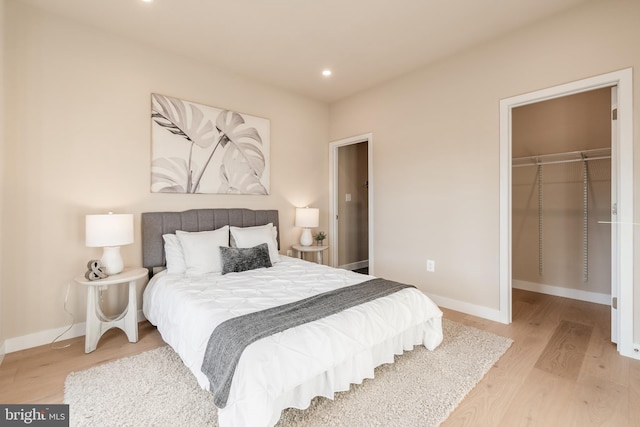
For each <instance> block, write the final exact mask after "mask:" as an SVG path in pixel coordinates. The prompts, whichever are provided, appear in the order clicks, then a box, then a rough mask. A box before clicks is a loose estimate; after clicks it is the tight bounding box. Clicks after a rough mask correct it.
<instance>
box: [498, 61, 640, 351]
mask: <svg viewBox="0 0 640 427" xmlns="http://www.w3.org/2000/svg"><path fill="white" fill-rule="evenodd" d="M613 87H615V88H617V92H616V97H615V100H614V99H613V98H612V101H615V104H616V106H617V112H616V116H617V117H616V118H617V122H616V129H615V134H616V136H615V138H614V139H612V149H611V168H612V175H611V176H612V180H613V181H614V182H615V183H612V196H611V197H612V206H611V219H612V221H611V236H612V246H611V253H612V258H611V297H612V306H613V307H612V308H615V307H617V311H615V310H613V311H612V317H614V316H615V318H616V321H615V322H613V321H612V328H613V327H614V325H616V327H618V331H617V334H616V333H614V331H613V330H612V336H613V335H617V336H618V346H617V348H618V352H619V353H620V354H622V355H623V356H628V357H637V354H634V344H633V329H634V319H633V234H634V233H633V125H632V122H633V79H632V70H631V69H625V70H621V71H616V72H612V73H608V74H603V75H600V76H596V77H592V78H588V79H584V80H580V81H576V82H573V83H568V84H565V85H560V86H556V87H552V88H548V89H543V90H540V91H536V92H532V93H527V94H524V95H518V96H515V97H512V98H507V99H503V100H501V101H500V319H501V321H503V322H504V323H510V322H511V316H512V306H511V289H512V273H513V271H512V148H513V147H512V137H513V135H512V130H513V121H512V119H513V109H515V108H517V107H520V106H523V105H528V104H533V103H536V102H540V101H544V100H549V99H554V98H558V97H562V96H566V95H571V94H577V93H582V92H586V91H591V90H594V89H599V88H613Z"/></svg>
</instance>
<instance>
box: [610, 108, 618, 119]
mask: <svg viewBox="0 0 640 427" xmlns="http://www.w3.org/2000/svg"><path fill="white" fill-rule="evenodd" d="M611 120H618V109H617V108H614V109H613V110H611Z"/></svg>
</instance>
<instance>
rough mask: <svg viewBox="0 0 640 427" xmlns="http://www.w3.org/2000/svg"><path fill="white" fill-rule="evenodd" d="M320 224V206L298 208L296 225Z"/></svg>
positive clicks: (315, 225)
mask: <svg viewBox="0 0 640 427" xmlns="http://www.w3.org/2000/svg"><path fill="white" fill-rule="evenodd" d="M319 224H320V210H319V209H318V208H296V227H303V228H310V227H317V226H318V225H319Z"/></svg>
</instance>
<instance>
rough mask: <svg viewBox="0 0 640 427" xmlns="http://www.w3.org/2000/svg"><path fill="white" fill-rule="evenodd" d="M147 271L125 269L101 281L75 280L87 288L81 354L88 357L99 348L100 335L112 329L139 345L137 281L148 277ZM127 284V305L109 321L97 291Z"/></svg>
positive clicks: (142, 269) (144, 269)
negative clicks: (86, 354)
mask: <svg viewBox="0 0 640 427" xmlns="http://www.w3.org/2000/svg"><path fill="white" fill-rule="evenodd" d="M148 274H149V271H148V270H147V269H146V268H125V269H124V271H122V273H118V274H114V275H112V276H109V277H106V278H104V279H100V280H93V281H92V280H87V279H86V278H85V277H84V276H78V277H76V278H75V281H76V282H78V283H79V284H81V285H84V286H87V323H86V336H85V338H84V352H85V353H91V352H92V351H93V350H95V349H96V347H97V346H98V341H99V340H100V337H102V334H104V333H105V332H106V331H108V330H109V329H111V328H120V329H122V330H123V331H124V332H125V333H126V334H127V338H128V339H129V342H138V301H137V297H136V281H137V280H139V279H141V278H143V277H145V276H147V275H148ZM127 282H129V303H128V304H127V307H126V308H125V309H124V311H123V312H122V313H120V314H119V315H118V316H115V317H112V318H109V317H107V316H105V315H104V313H103V312H102V309H101V308H100V291H101V290H104V289H106V288H107V286H109V285H117V284H120V283H127Z"/></svg>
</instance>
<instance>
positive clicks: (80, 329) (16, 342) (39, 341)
mask: <svg viewBox="0 0 640 427" xmlns="http://www.w3.org/2000/svg"><path fill="white" fill-rule="evenodd" d="M143 320H146V318H145V317H144V314H143V313H142V310H138V322H142V321H143ZM68 328H69V327H68V326H65V327H62V328H54V329H48V330H46V331H40V332H34V333H33V334H28V335H23V336H21V337H15V338H8V339H7V340H5V342H4V343H3V346H4V350H5V351H6V353H14V352H16V351H20V350H26V349H28V348H33V347H39V346H41V345H48V344H51V342H53V340H54V339H56V337H57V336H59V335H60V334H63V333H64V335H62V336H61V337H60V338H59V339H58V341H64V340H68V339H70V338H76V337H81V336H84V335H85V331H86V325H85V322H82V323H74V324H73V325H72V326H71V328H70V329H69V330H68V331H67V329H68ZM65 331H67V332H65ZM2 354H3V355H4V354H5V353H4V352H3V353H2Z"/></svg>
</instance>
